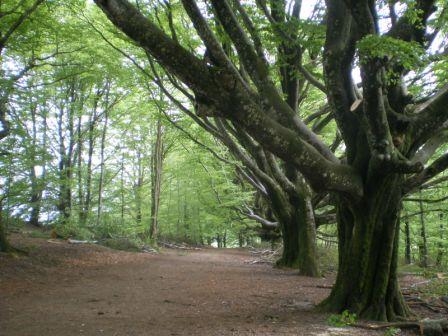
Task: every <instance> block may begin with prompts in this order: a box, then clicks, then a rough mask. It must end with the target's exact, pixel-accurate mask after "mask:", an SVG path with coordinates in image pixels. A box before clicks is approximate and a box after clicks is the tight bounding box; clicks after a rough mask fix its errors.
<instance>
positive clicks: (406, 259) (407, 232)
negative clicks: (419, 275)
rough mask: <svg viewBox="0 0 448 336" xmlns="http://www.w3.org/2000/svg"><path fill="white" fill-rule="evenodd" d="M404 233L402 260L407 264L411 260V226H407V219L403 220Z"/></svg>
mask: <svg viewBox="0 0 448 336" xmlns="http://www.w3.org/2000/svg"><path fill="white" fill-rule="evenodd" d="M404 234H405V250H404V262H405V264H407V265H409V264H410V263H411V262H412V256H411V228H410V226H409V220H408V219H405V221H404Z"/></svg>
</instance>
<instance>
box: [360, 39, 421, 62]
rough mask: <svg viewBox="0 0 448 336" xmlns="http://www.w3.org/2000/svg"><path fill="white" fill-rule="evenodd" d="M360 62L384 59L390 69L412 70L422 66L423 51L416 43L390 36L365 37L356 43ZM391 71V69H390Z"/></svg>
mask: <svg viewBox="0 0 448 336" xmlns="http://www.w3.org/2000/svg"><path fill="white" fill-rule="evenodd" d="M358 50H359V56H360V62H361V63H363V62H366V61H368V60H372V59H378V60H384V59H386V61H387V63H388V65H389V67H390V68H392V67H394V66H401V67H404V68H405V69H413V68H415V67H418V66H420V65H421V64H422V57H423V55H424V49H423V48H422V46H421V45H420V44H418V43H417V42H413V41H412V42H406V41H403V40H399V39H395V38H393V37H390V36H379V35H367V36H365V37H363V38H362V39H361V40H360V41H359V42H358ZM391 70H392V69H391Z"/></svg>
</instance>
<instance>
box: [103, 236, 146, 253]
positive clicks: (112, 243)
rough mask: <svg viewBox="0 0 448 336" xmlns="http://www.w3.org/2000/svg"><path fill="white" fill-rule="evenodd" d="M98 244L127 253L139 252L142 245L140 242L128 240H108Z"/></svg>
mask: <svg viewBox="0 0 448 336" xmlns="http://www.w3.org/2000/svg"><path fill="white" fill-rule="evenodd" d="M100 243H101V245H104V246H106V247H109V248H111V249H114V250H121V251H129V252H139V251H141V246H142V245H143V244H142V243H141V241H139V240H137V239H130V238H109V239H105V240H102V241H101V242H100Z"/></svg>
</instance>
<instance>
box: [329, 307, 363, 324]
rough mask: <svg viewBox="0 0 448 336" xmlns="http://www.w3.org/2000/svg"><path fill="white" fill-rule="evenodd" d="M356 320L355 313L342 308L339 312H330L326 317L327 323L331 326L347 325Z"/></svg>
mask: <svg viewBox="0 0 448 336" xmlns="http://www.w3.org/2000/svg"><path fill="white" fill-rule="evenodd" d="M355 322H356V314H353V313H350V312H349V311H348V310H344V311H343V312H342V313H341V314H332V315H330V316H329V317H328V319H327V323H328V324H329V325H331V326H333V327H347V326H350V325H352V324H354V323H355Z"/></svg>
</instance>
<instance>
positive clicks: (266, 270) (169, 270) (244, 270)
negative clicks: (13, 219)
mask: <svg viewBox="0 0 448 336" xmlns="http://www.w3.org/2000/svg"><path fill="white" fill-rule="evenodd" d="M10 238H11V241H12V243H13V245H14V246H15V247H19V248H21V249H24V250H27V251H28V254H27V255H24V256H18V257H17V256H16V257H14V256H10V255H6V254H0V335H1V336H28V335H29V336H42V335H45V336H59V335H62V336H71V335H111V336H113V335H115V336H125V335H129V336H131V335H136V336H140V335H142V336H144V335H154V336H159V335H160V336H163V335H205V336H209V335H320V336H332V335H334V336H337V335H363V336H368V335H385V332H384V330H383V331H371V330H365V329H360V328H353V327H344V328H336V327H332V326H330V325H329V324H328V322H327V319H328V315H325V314H322V313H318V312H315V311H314V310H313V307H314V306H315V304H317V303H318V302H320V301H321V300H322V299H323V298H325V297H326V296H327V295H328V293H329V290H330V289H329V288H330V287H331V285H332V283H333V281H334V275H330V276H327V277H326V278H318V279H313V278H307V277H300V276H298V274H297V271H294V270H285V269H276V268H273V267H272V265H269V264H265V263H258V262H256V261H257V260H256V259H257V258H256V256H255V255H254V254H251V253H250V252H249V251H248V250H241V249H226V250H224V249H211V248H206V249H198V250H180V249H178V250H176V249H162V250H161V252H160V253H158V254H154V253H131V252H123V251H116V250H111V249H108V248H106V247H102V246H98V245H91V244H82V245H81V244H79V245H76V244H69V243H68V242H66V241H63V240H49V239H42V238H30V237H27V236H24V235H19V234H13V235H11V236H10ZM414 281H419V279H415V280H414ZM397 335H398V334H397ZM399 335H414V334H412V333H411V332H410V331H406V332H401V333H399Z"/></svg>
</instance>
